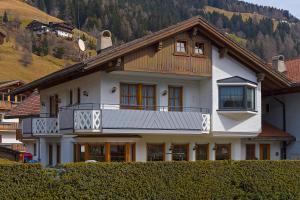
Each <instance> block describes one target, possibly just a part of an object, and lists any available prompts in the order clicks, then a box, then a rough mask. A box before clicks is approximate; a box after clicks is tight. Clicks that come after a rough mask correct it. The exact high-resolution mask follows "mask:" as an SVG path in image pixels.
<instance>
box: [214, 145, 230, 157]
mask: <svg viewBox="0 0 300 200" xmlns="http://www.w3.org/2000/svg"><path fill="white" fill-rule="evenodd" d="M222 147H227V148H228V158H227V159H226V158H225V159H217V157H218V154H217V153H218V148H222ZM231 151H232V149H231V144H215V160H231V153H232V152H231ZM222 156H224V155H222Z"/></svg>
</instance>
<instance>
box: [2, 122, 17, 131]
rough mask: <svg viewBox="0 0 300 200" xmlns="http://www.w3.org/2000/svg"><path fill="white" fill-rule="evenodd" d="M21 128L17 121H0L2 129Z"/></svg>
mask: <svg viewBox="0 0 300 200" xmlns="http://www.w3.org/2000/svg"><path fill="white" fill-rule="evenodd" d="M18 128H19V123H16V122H0V131H1V130H16V129H18Z"/></svg>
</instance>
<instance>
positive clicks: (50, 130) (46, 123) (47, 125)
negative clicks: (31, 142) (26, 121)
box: [32, 118, 59, 135]
mask: <svg viewBox="0 0 300 200" xmlns="http://www.w3.org/2000/svg"><path fill="white" fill-rule="evenodd" d="M58 130H59V128H58V120H57V118H33V119H32V133H33V134H34V135H51V134H52V135H55V134H58Z"/></svg>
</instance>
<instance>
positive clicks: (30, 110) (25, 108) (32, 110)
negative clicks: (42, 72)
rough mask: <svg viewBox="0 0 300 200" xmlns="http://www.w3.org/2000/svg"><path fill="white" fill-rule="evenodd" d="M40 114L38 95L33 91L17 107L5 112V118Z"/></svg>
mask: <svg viewBox="0 0 300 200" xmlns="http://www.w3.org/2000/svg"><path fill="white" fill-rule="evenodd" d="M39 114H40V95H39V94H38V92H33V93H32V94H31V95H30V96H29V97H27V98H26V99H25V100H24V101H23V102H21V103H20V104H19V105H18V106H17V107H15V108H13V109H12V110H11V111H9V112H8V113H6V115H5V118H23V117H28V116H38V115H39Z"/></svg>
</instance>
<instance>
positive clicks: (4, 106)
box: [0, 101, 17, 110]
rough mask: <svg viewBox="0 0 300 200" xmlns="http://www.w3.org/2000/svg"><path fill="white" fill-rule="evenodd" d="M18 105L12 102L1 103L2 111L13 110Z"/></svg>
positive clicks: (0, 108)
mask: <svg viewBox="0 0 300 200" xmlns="http://www.w3.org/2000/svg"><path fill="white" fill-rule="evenodd" d="M16 106H17V104H16V103H13V102H10V101H0V110H11V109H12V108H14V107H16Z"/></svg>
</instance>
